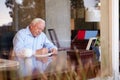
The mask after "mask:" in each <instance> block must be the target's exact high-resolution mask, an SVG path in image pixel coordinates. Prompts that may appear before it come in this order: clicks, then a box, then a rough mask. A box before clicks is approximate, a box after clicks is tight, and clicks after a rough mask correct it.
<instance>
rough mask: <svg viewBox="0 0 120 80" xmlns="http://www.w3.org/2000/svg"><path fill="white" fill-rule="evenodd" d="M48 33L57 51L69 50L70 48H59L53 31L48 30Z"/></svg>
mask: <svg viewBox="0 0 120 80" xmlns="http://www.w3.org/2000/svg"><path fill="white" fill-rule="evenodd" d="M48 33H49V35H50V39H51V41H52V42H53V44H54V45H56V46H57V48H58V51H63V50H70V48H67V47H61V46H60V43H59V40H58V38H57V35H56V32H55V30H54V29H48Z"/></svg>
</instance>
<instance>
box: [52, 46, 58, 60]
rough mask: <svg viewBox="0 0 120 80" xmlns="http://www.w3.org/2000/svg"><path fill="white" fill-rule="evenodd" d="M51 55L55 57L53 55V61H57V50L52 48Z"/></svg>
mask: <svg viewBox="0 0 120 80" xmlns="http://www.w3.org/2000/svg"><path fill="white" fill-rule="evenodd" d="M51 53H53V55H52V59H53V60H56V55H57V49H55V48H52V49H51Z"/></svg>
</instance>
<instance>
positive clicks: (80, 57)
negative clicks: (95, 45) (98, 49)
mask: <svg viewBox="0 0 120 80" xmlns="http://www.w3.org/2000/svg"><path fill="white" fill-rule="evenodd" d="M67 55H68V59H69V60H70V64H69V65H70V66H72V67H71V69H73V70H75V71H76V72H77V74H78V75H82V74H83V72H85V74H84V75H85V76H87V78H90V77H91V76H92V77H95V73H94V65H93V64H94V61H95V57H94V51H93V50H70V51H67ZM90 70H91V73H90V72H89V71H90ZM88 73H90V75H89V74H88ZM92 73H93V74H92Z"/></svg>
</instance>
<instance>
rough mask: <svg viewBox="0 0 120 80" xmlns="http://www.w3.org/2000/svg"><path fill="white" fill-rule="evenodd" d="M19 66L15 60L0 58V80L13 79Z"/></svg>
mask: <svg viewBox="0 0 120 80" xmlns="http://www.w3.org/2000/svg"><path fill="white" fill-rule="evenodd" d="M18 68H19V63H18V62H17V61H12V60H6V59H0V80H13V79H15V76H17V74H16V71H17V70H18Z"/></svg>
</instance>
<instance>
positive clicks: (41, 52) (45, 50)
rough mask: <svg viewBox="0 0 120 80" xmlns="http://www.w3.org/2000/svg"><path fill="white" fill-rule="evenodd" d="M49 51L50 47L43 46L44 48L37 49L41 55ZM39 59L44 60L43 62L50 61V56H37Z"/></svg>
mask: <svg viewBox="0 0 120 80" xmlns="http://www.w3.org/2000/svg"><path fill="white" fill-rule="evenodd" d="M47 53H48V49H47V48H42V49H38V50H37V51H36V54H40V55H44V54H47ZM36 59H37V60H40V61H42V62H43V63H45V62H47V61H48V57H36Z"/></svg>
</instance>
